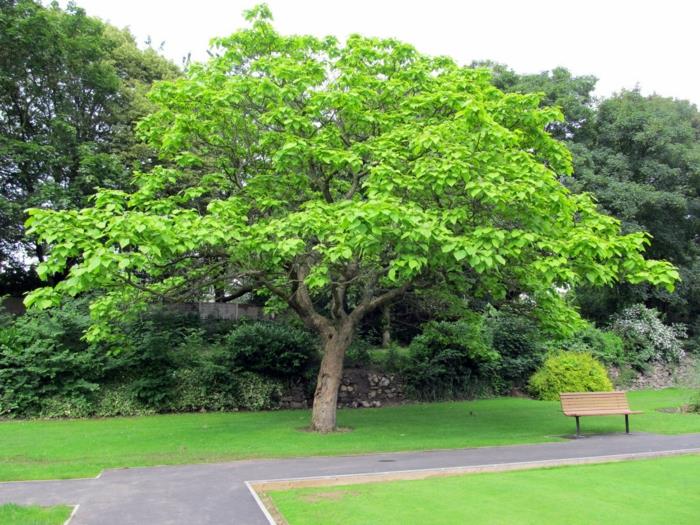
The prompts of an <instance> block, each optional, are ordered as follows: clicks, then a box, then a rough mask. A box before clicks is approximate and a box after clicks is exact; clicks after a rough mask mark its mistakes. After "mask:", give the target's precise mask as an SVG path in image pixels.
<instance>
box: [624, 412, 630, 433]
mask: <svg viewBox="0 0 700 525" xmlns="http://www.w3.org/2000/svg"><path fill="white" fill-rule="evenodd" d="M625 433H627V434H629V433H630V416H629V414H625Z"/></svg>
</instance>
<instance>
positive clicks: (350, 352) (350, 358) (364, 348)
mask: <svg viewBox="0 0 700 525" xmlns="http://www.w3.org/2000/svg"><path fill="white" fill-rule="evenodd" d="M373 350H374V346H373V345H372V344H370V343H369V342H368V341H367V340H366V339H364V338H362V337H359V336H358V337H355V338H354V339H353V340H352V343H350V346H349V347H348V349H347V351H346V352H345V361H344V365H345V368H367V367H369V366H370V365H371V364H372V356H371V355H370V353H371V352H372V351H373Z"/></svg>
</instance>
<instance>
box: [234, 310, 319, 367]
mask: <svg viewBox="0 0 700 525" xmlns="http://www.w3.org/2000/svg"><path fill="white" fill-rule="evenodd" d="M223 344H224V347H225V349H226V350H227V351H228V352H229V354H230V356H231V364H232V365H233V369H234V370H235V369H237V370H246V371H249V372H255V373H256V374H260V375H263V376H268V377H273V378H276V379H287V378H297V377H301V376H304V374H307V373H309V371H310V370H312V369H315V362H316V361H317V360H318V350H317V347H318V344H317V342H316V339H315V338H314V336H313V335H311V334H309V333H308V332H306V331H305V330H301V329H299V328H294V327H293V326H290V325H287V324H282V323H273V322H260V321H259V322H250V323H241V324H240V325H239V326H237V327H236V328H235V329H234V330H233V331H232V332H231V333H230V334H229V335H228V337H226V338H225V339H224V341H223Z"/></svg>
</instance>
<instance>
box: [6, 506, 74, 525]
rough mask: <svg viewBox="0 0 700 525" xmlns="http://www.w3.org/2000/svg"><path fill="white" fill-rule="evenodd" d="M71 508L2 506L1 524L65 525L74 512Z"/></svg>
mask: <svg viewBox="0 0 700 525" xmlns="http://www.w3.org/2000/svg"><path fill="white" fill-rule="evenodd" d="M72 510H73V509H72V508H71V507H66V506H64V505H59V506H56V507H37V506H27V507H25V506H21V505H15V504H13V503H8V504H6V505H0V523H6V524H7V525H10V524H11V525H63V524H64V523H65V522H66V520H67V519H68V518H69V516H70V513H71V512H72Z"/></svg>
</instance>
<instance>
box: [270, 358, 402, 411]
mask: <svg viewBox="0 0 700 525" xmlns="http://www.w3.org/2000/svg"><path fill="white" fill-rule="evenodd" d="M308 394H309V393H308V392H307V389H305V388H304V385H302V384H295V385H291V386H290V387H289V388H288V389H287V391H286V392H285V393H284V395H283V397H282V399H281V402H280V407H281V408H306V407H310V406H311V404H312V401H313V399H311V398H310V397H308ZM405 399H406V395H405V392H404V384H403V381H402V380H401V378H400V377H399V376H398V375H397V374H390V373H386V372H381V371H377V370H366V369H362V368H348V369H346V370H345V371H344V372H343V379H342V381H341V383H340V389H339V391H338V406H339V407H344V408H371V407H380V406H383V405H390V404H397V403H401V402H403V401H404V400H405Z"/></svg>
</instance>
